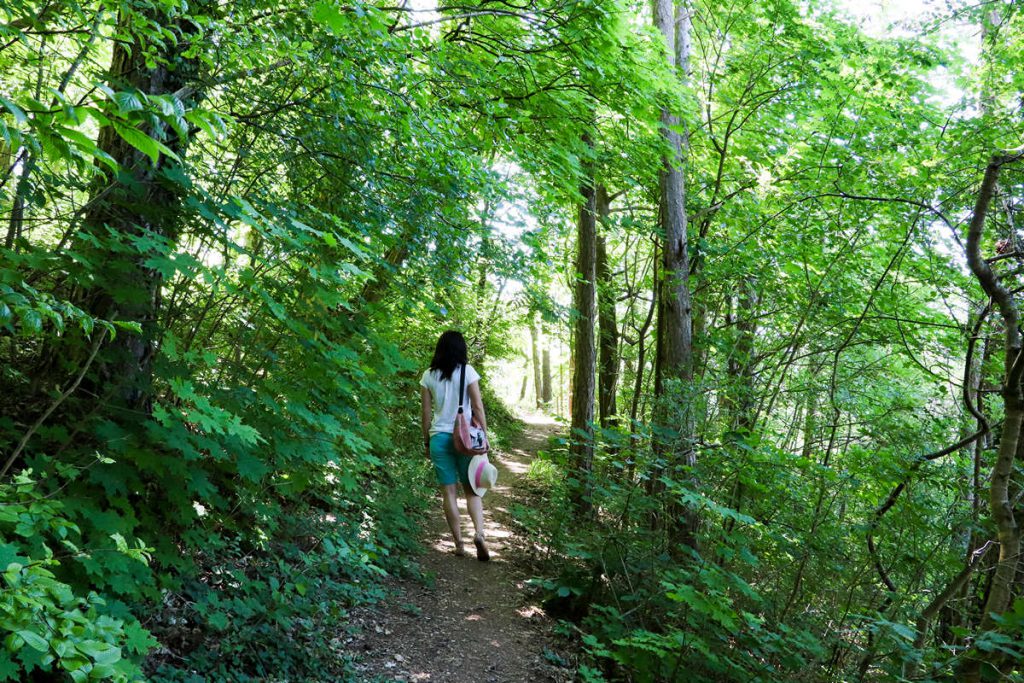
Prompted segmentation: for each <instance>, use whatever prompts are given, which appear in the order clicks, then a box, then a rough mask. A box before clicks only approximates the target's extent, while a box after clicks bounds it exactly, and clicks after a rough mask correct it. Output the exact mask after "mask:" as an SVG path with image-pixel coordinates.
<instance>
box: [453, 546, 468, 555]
mask: <svg viewBox="0 0 1024 683" xmlns="http://www.w3.org/2000/svg"><path fill="white" fill-rule="evenodd" d="M455 555H456V557H465V556H466V546H465V545H464V544H462V543H458V544H456V546H455Z"/></svg>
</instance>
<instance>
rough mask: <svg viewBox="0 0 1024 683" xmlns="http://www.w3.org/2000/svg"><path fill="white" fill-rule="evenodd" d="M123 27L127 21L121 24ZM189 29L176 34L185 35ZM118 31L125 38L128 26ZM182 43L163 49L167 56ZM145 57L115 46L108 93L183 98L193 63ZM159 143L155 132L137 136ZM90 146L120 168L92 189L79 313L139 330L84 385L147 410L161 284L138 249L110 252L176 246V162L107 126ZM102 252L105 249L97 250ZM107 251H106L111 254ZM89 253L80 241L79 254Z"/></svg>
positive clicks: (139, 49)
mask: <svg viewBox="0 0 1024 683" xmlns="http://www.w3.org/2000/svg"><path fill="white" fill-rule="evenodd" d="M122 21H126V20H124V19H122ZM190 26H191V25H189V26H182V27H180V28H181V29H183V30H186V31H188V30H190ZM121 32H122V33H123V34H125V35H131V34H132V33H133V32H132V30H131V28H130V27H129V26H122V27H121ZM179 44H180V45H185V44H186V43H185V41H181V42H178V43H168V45H171V46H172V47H170V48H169V49H172V50H173V49H176V48H174V47H173V46H175V45H179ZM146 61H147V58H146V51H145V50H144V46H143V45H142V44H141V43H139V42H138V41H137V42H136V43H135V44H133V45H126V44H124V43H122V42H115V44H114V47H113V52H112V56H111V64H110V86H111V87H112V88H114V89H115V90H122V89H124V88H125V87H128V88H135V89H137V90H139V91H141V92H144V93H146V94H148V95H167V94H170V93H179V92H190V88H188V87H186V86H187V85H188V83H189V80H190V79H191V78H193V77H194V75H195V63H194V61H193V60H186V59H182V58H177V57H176V55H175V54H173V53H171V54H165V55H163V58H162V59H160V60H156V64H155V65H154V66H152V67H150V66H147V64H146ZM144 132H146V133H147V134H150V135H154V136H159V135H160V134H161V131H159V130H153V129H150V130H147V131H144ZM163 141H164V143H165V144H166V145H167V147H168V148H170V149H171V150H172V151H173V152H174V153H175V154H177V155H178V156H179V157H184V155H185V147H186V142H187V140H185V139H183V138H180V137H179V136H178V135H177V134H176V133H175V132H174V130H173V129H168V130H167V131H166V137H165V138H164V140H163ZM97 146H98V147H99V148H100V149H101V150H102V151H103V152H105V153H107V154H109V155H110V156H111V157H112V158H113V159H115V160H116V161H117V163H118V164H119V165H120V166H121V168H122V169H123V171H122V173H123V174H124V176H123V179H122V180H120V181H119V182H118V183H117V184H116V185H115V186H114V187H113V188H109V187H104V188H97V189H96V190H95V192H94V195H93V197H92V198H91V199H90V202H89V204H90V207H91V208H90V209H89V210H88V211H87V212H86V214H85V216H84V221H83V231H84V232H86V233H88V234H90V235H91V236H92V237H93V238H95V239H96V241H97V243H98V244H99V245H100V246H99V247H97V248H98V249H100V250H102V254H101V256H102V259H103V261H104V267H103V269H102V271H100V272H99V273H98V277H97V280H96V285H95V286H94V287H92V288H91V289H89V290H88V291H87V292H85V294H84V296H83V302H82V303H83V308H85V309H86V310H88V311H89V313H91V314H92V315H95V316H97V317H99V318H106V319H110V318H116V319H118V320H124V321H129V322H134V323H138V324H139V325H140V326H141V328H142V334H141V335H139V334H134V333H130V332H121V333H119V334H118V335H117V336H116V337H115V338H114V340H113V341H111V342H110V343H109V344H108V345H107V348H106V349H105V351H104V352H103V353H102V354H101V360H100V362H99V363H98V371H97V373H96V374H97V376H95V377H92V378H89V379H88V380H87V384H88V385H89V386H90V388H91V389H92V391H93V392H95V393H97V394H98V393H101V392H102V393H103V395H110V396H111V402H112V404H113V405H115V406H116V407H118V408H122V409H129V410H142V411H147V410H148V409H149V405H150V400H151V396H152V374H153V358H154V356H155V351H156V343H157V341H158V339H159V336H160V333H159V330H158V329H157V327H158V325H157V316H158V311H159V308H160V291H161V285H162V283H163V278H162V276H161V274H160V272H159V271H158V270H155V269H152V268H149V267H147V266H146V265H145V262H146V261H147V260H148V259H149V257H150V254H149V253H147V252H145V251H143V250H142V249H141V248H139V249H134V248H133V249H119V248H117V247H116V245H109V243H110V241H111V240H113V241H115V242H116V243H118V244H122V245H123V244H126V243H130V242H131V241H133V240H134V239H136V238H144V240H153V241H160V242H170V243H174V242H176V241H177V238H178V233H179V230H180V221H181V211H180V207H181V185H180V184H179V182H178V181H176V180H175V178H176V177H177V176H179V175H181V174H182V171H181V170H180V169H179V168H178V163H177V162H175V161H174V160H173V159H171V158H170V157H167V156H165V155H161V157H160V158H159V161H158V162H157V163H153V162H152V160H151V159H150V158H149V157H147V156H146V155H145V154H143V153H142V152H140V151H138V150H137V149H136V148H135V147H133V146H132V145H129V144H128V143H127V142H126V141H125V140H124V139H123V138H122V137H121V136H120V135H118V134H117V132H116V131H115V130H114V128H113V127H111V126H105V127H104V128H102V129H101V130H100V133H99V138H98V140H97ZM104 245H109V246H104ZM110 247H113V248H110ZM92 248H93V247H91V246H90V242H86V243H85V244H83V245H82V246H81V249H83V250H85V251H87V252H88V251H90V250H91V249H92Z"/></svg>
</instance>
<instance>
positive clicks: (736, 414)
mask: <svg viewBox="0 0 1024 683" xmlns="http://www.w3.org/2000/svg"><path fill="white" fill-rule="evenodd" d="M757 303H758V293H757V281H756V280H755V279H754V278H753V277H746V278H744V279H743V281H742V283H741V284H740V292H739V295H738V296H737V298H736V319H735V330H736V341H735V344H734V345H733V348H732V353H731V354H730V356H729V382H730V384H729V394H728V396H727V397H726V401H725V402H726V406H727V408H728V410H729V431H730V432H731V434H730V435H729V436H730V438H732V439H733V440H735V441H743V440H744V439H748V438H749V437H750V434H751V432H752V431H753V429H754V420H755V413H754V387H753V382H754V358H753V356H754V339H755V337H756V336H757V317H756V315H755V314H756V308H757ZM741 462H742V459H741ZM745 496H746V486H745V485H744V483H743V478H742V475H741V474H737V478H736V486H735V488H734V489H733V496H732V503H731V505H730V507H732V508H733V509H734V510H737V511H739V510H742V509H743V499H744V497H745ZM734 524H735V518H733V517H729V519H728V520H726V524H725V528H726V532H728V531H731V530H732V528H733V525H734Z"/></svg>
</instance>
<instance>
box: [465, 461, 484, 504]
mask: <svg viewBox="0 0 1024 683" xmlns="http://www.w3.org/2000/svg"><path fill="white" fill-rule="evenodd" d="M488 464H489V461H488V459H487V456H486V455H474V456H473V459H472V460H470V461H469V467H468V468H467V470H468V471H467V474H468V475H469V488H471V489H473V493H475V494H476V495H478V496H482V495H484V494H485V493H487V491H488V490H489V489H488V487H486V486H477V485H476V482H477V480H478V479H479V475H480V474H482V471H483V468H484V467H486V466H487V465H488Z"/></svg>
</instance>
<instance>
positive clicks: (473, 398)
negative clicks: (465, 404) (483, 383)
mask: <svg viewBox="0 0 1024 683" xmlns="http://www.w3.org/2000/svg"><path fill="white" fill-rule="evenodd" d="M468 390H469V405H470V406H472V408H473V417H475V418H476V419H477V420H478V421H479V422H480V428H481V429H483V430H484V431H485V432H486V431H487V413H485V412H484V401H483V399H482V398H480V382H473V383H472V384H470V385H469V389H468Z"/></svg>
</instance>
